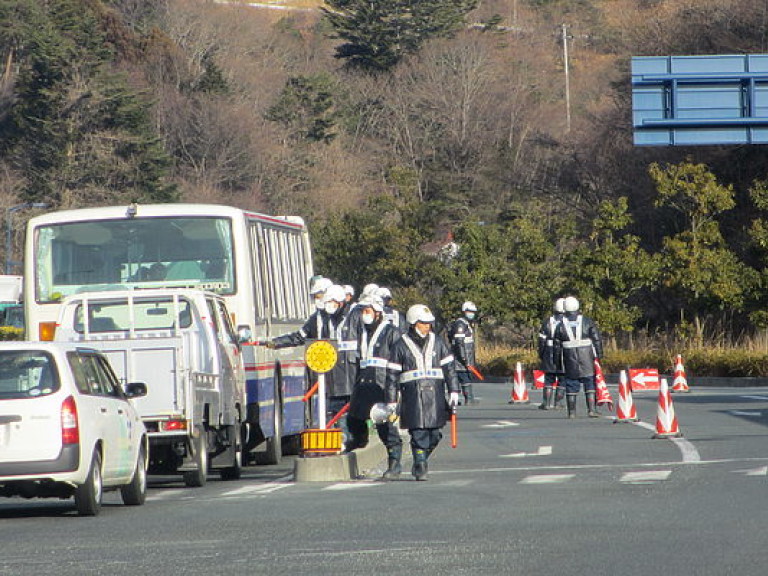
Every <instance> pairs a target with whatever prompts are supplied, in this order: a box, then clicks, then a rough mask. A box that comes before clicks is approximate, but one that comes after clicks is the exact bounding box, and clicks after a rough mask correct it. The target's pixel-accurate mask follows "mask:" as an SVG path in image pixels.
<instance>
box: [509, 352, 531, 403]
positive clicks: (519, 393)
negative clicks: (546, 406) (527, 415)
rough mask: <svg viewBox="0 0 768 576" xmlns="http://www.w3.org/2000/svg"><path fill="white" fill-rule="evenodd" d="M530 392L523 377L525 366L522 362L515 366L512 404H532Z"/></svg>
mask: <svg viewBox="0 0 768 576" xmlns="http://www.w3.org/2000/svg"><path fill="white" fill-rule="evenodd" d="M530 402H531V400H530V398H528V390H527V388H526V387H525V377H524V376H523V366H522V364H520V362H518V363H517V366H515V379H514V384H513V385H512V400H510V404H530Z"/></svg>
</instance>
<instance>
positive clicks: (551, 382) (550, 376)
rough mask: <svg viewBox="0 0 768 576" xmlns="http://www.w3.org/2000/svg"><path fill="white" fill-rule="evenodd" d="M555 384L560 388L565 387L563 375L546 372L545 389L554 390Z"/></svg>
mask: <svg viewBox="0 0 768 576" xmlns="http://www.w3.org/2000/svg"><path fill="white" fill-rule="evenodd" d="M555 383H557V385H558V387H560V386H562V385H563V375H562V374H558V373H557V372H545V373H544V388H554V386H555Z"/></svg>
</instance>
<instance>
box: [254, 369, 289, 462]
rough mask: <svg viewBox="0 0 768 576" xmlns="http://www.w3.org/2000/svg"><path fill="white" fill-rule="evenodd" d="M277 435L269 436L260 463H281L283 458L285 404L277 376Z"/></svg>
mask: <svg viewBox="0 0 768 576" xmlns="http://www.w3.org/2000/svg"><path fill="white" fill-rule="evenodd" d="M273 419H274V429H275V435H274V436H272V438H267V441H266V442H265V450H264V453H263V454H259V456H261V458H259V463H260V464H280V460H281V459H282V458H283V404H282V402H281V400H280V380H279V379H278V378H277V377H275V414H274V416H273Z"/></svg>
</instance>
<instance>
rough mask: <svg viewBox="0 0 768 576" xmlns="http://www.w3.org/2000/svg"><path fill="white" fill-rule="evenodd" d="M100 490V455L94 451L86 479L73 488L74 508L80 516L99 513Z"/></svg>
mask: <svg viewBox="0 0 768 576" xmlns="http://www.w3.org/2000/svg"><path fill="white" fill-rule="evenodd" d="M102 488H103V486H102V479H101V454H100V453H99V451H98V450H94V451H93V457H92V458H91V468H90V469H89V470H88V477H87V478H86V479H85V483H83V484H80V485H79V486H78V487H77V488H75V508H77V513H78V514H80V516H96V515H97V514H98V513H99V512H100V511H101V498H102V496H103V494H104V492H103V489H102Z"/></svg>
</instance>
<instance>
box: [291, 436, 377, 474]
mask: <svg viewBox="0 0 768 576" xmlns="http://www.w3.org/2000/svg"><path fill="white" fill-rule="evenodd" d="M386 459H387V449H386V448H385V447H384V445H383V444H382V443H381V441H380V440H379V438H378V436H376V435H375V434H371V439H370V441H369V442H368V446H366V447H365V448H359V449H357V450H354V451H352V452H348V453H346V454H335V455H332V456H315V457H311V458H304V457H302V456H299V457H298V458H296V462H295V464H294V466H293V479H294V481H295V482H344V481H346V480H355V479H357V478H360V477H364V476H365V475H366V473H376V472H378V470H379V469H380V468H381V466H382V462H383V461H384V460H386Z"/></svg>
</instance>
